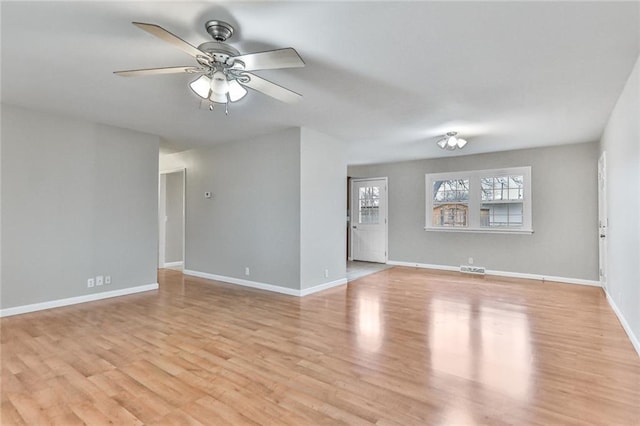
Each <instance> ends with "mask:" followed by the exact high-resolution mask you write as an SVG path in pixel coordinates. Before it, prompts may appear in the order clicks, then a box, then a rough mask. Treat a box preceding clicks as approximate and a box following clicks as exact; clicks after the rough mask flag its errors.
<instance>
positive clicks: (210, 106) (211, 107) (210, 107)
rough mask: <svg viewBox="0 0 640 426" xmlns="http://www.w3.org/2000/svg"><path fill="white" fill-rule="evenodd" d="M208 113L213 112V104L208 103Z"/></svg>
mask: <svg viewBox="0 0 640 426" xmlns="http://www.w3.org/2000/svg"><path fill="white" fill-rule="evenodd" d="M209 111H213V102H209Z"/></svg>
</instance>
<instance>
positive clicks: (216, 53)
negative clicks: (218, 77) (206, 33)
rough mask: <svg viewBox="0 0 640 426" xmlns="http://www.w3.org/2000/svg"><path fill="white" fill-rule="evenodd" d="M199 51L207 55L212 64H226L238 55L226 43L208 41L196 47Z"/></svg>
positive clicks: (238, 53)
mask: <svg viewBox="0 0 640 426" xmlns="http://www.w3.org/2000/svg"><path fill="white" fill-rule="evenodd" d="M198 49H199V50H202V51H203V52H206V53H209V54H210V55H211V56H212V57H213V60H214V62H216V63H219V64H228V60H229V58H231V57H234V56H238V55H240V52H239V51H238V50H237V49H235V48H233V47H231V46H229V45H228V44H227V43H223V42H218V41H208V42H205V43H202V44H201V45H200V46H198Z"/></svg>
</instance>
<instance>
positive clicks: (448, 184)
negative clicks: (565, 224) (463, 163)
mask: <svg viewBox="0 0 640 426" xmlns="http://www.w3.org/2000/svg"><path fill="white" fill-rule="evenodd" d="M425 182H426V189H427V191H426V208H427V209H426V217H427V219H426V225H425V229H427V230H442V231H475V232H519V233H531V232H533V231H532V228H531V167H515V168H509V169H494V170H475V171H462V172H453V173H434V174H427V175H425Z"/></svg>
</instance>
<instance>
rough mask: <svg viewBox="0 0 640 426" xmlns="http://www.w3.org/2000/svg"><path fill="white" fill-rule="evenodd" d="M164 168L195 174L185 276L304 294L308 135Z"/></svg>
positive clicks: (181, 157) (208, 152) (288, 134)
mask: <svg viewBox="0 0 640 426" xmlns="http://www.w3.org/2000/svg"><path fill="white" fill-rule="evenodd" d="M161 165H162V168H177V167H185V168H186V169H187V194H186V195H187V209H186V210H187V217H186V221H187V225H186V256H185V261H186V264H185V269H191V270H195V271H199V272H205V273H209V274H216V275H222V276H226V277H232V278H238V279H246V280H250V281H255V282H259V283H264V284H271V285H276V286H281V287H286V288H292V289H299V288H300V129H290V130H286V131H283V132H279V133H275V134H271V135H266V136H262V137H258V138H255V139H251V140H245V141H237V142H233V143H227V144H221V145H215V146H213V147H211V148H206V149H196V150H191V151H186V152H182V153H178V154H173V155H170V156H166V157H165V158H164V159H163V161H161ZM205 191H210V192H212V193H213V196H212V198H211V199H205V198H204V192H205ZM245 267H249V268H250V271H251V275H250V276H246V275H245V273H244V271H245Z"/></svg>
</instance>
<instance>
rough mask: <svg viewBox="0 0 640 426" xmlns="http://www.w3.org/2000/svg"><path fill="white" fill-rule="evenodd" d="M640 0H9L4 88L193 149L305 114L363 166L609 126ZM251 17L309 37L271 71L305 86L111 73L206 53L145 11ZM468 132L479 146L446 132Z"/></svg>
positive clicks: (266, 28) (11, 100) (177, 18)
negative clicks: (215, 98)
mask: <svg viewBox="0 0 640 426" xmlns="http://www.w3.org/2000/svg"><path fill="white" fill-rule="evenodd" d="M639 6H640V3H638V2H622V3H612V2H604V1H603V2H586V3H583V2H533V3H531V2H529V3H523V2H517V3H516V2H511V3H506V2H464V3H463V2H247V3H245V2H229V3H222V4H221V3H219V2H216V3H207V2H198V3H194V2H157V3H156V2H148V1H145V2H95V3H94V2H40V3H28V2H10V3H7V2H3V3H2V11H1V13H2V33H1V34H2V92H1V94H2V102H3V103H8V104H14V105H19V106H24V107H29V108H34V109H40V110H45V111H50V112H54V113H60V114H64V115H70V116H74V117H79V118H83V119H88V120H91V121H96V122H101V123H106V124H112V125H116V126H120V127H125V128H130V129H135V130H139V131H142V132H148V133H152V134H156V135H160V136H161V137H162V138H163V139H162V140H163V143H164V145H166V147H172V148H174V149H186V148H189V147H195V146H203V145H208V144H215V143H221V142H228V141H232V140H237V139H242V138H246V137H251V136H255V135H259V134H265V133H270V132H274V131H277V130H279V129H283V128H286V127H291V126H306V127H309V128H312V129H315V130H318V131H320V132H323V133H326V134H328V135H331V136H334V137H336V138H338V139H340V140H342V141H344V142H345V144H346V145H347V149H348V153H349V162H350V163H351V164H362V163H374V162H386V161H396V160H406V159H415V158H434V157H440V156H450V155H458V154H471V153H480V152H492V151H500V150H507V149H518V148H527V147H536V146H546V145H554V144H565V143H579V142H588V141H594V140H598V139H599V137H600V135H601V133H602V130H603V127H604V124H605V123H606V120H607V119H608V117H609V114H610V112H611V110H612V108H613V106H614V104H615V101H616V100H617V98H618V96H619V94H620V92H621V91H622V88H623V86H624V83H625V82H626V80H627V78H628V76H629V74H630V72H631V69H632V67H633V65H634V63H635V61H636V59H637V58H638V55H639V46H640V43H639V40H640V7H639ZM210 19H221V20H225V21H228V22H230V23H232V24H233V25H234V26H236V34H235V35H234V36H233V37H232V38H231V39H230V40H229V42H230V43H231V44H232V45H234V46H235V47H236V48H237V49H239V50H240V51H241V52H243V53H249V52H255V51H261V50H269V49H273V48H281V47H289V46H291V47H294V48H295V49H296V50H297V51H298V52H299V53H300V55H301V56H302V58H303V59H304V60H305V62H306V64H307V66H306V67H305V68H300V69H286V70H270V71H257V72H256V74H258V75H260V76H262V77H265V78H268V79H270V80H272V81H274V82H276V83H279V84H281V85H283V86H285V87H288V88H290V89H292V90H294V91H296V92H299V93H302V94H303V95H304V99H303V101H302V102H301V103H300V104H297V105H288V104H284V103H281V102H279V101H276V100H274V99H271V98H268V97H266V96H264V95H262V94H260V93H257V92H250V93H249V95H248V96H246V97H245V98H244V99H243V100H242V101H240V102H238V103H236V104H232V105H231V106H230V114H229V116H225V115H224V112H223V108H220V109H217V110H216V111H214V112H213V113H212V112H209V111H208V110H206V109H200V108H199V106H200V102H199V100H198V98H197V97H196V96H195V95H194V94H193V93H192V92H191V90H189V88H188V87H187V84H188V82H189V81H191V80H193V79H194V77H193V76H192V75H187V74H184V75H182V74H180V75H161V76H151V77H135V78H123V77H119V76H115V75H114V74H112V71H115V70H122V69H132V68H151V67H160V66H176V65H193V64H194V63H195V62H194V60H193V59H192V58H191V57H190V56H188V55H186V54H185V53H183V52H182V51H180V50H178V49H175V48H173V47H172V46H170V45H168V44H166V43H164V42H162V41H161V40H159V39H156V38H154V37H153V36H151V35H149V34H147V33H145V32H143V31H141V30H140V29H138V28H136V27H134V26H133V25H131V21H142V22H149V23H155V24H158V25H160V26H162V27H164V28H166V29H167V30H169V31H171V32H173V33H175V34H177V35H179V36H180V37H182V38H183V39H185V40H187V41H189V42H190V43H191V44H194V45H198V44H200V43H201V42H204V41H208V40H210V37H209V36H208V34H207V33H206V31H205V30H204V23H205V21H207V20H210ZM449 130H457V131H458V132H460V133H461V136H463V137H465V138H466V139H468V140H469V144H468V145H467V148H465V149H464V151H461V152H457V153H449V152H443V151H442V150H440V149H439V148H437V147H436V145H435V137H436V136H437V135H440V134H443V133H445V132H446V131H449Z"/></svg>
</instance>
